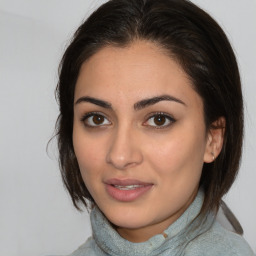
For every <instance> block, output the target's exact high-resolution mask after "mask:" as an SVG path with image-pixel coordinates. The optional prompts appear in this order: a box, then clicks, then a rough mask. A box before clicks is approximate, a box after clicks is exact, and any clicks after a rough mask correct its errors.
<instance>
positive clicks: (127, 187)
mask: <svg viewBox="0 0 256 256" xmlns="http://www.w3.org/2000/svg"><path fill="white" fill-rule="evenodd" d="M114 187H115V188H118V189H120V190H132V189H136V188H141V187H143V185H128V186H120V185H114Z"/></svg>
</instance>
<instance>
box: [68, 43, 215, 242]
mask: <svg viewBox="0 0 256 256" xmlns="http://www.w3.org/2000/svg"><path fill="white" fill-rule="evenodd" d="M73 144H74V150H75V154H76V157H77V160H78V163H79V167H80V171H81V174H82V177H83V180H84V182H85V185H86V187H87V188H88V190H89V192H90V194H91V195H92V197H93V198H94V200H95V202H96V204H97V205H98V207H99V208H100V209H101V211H102V212H103V213H104V214H105V216H106V217H107V218H108V219H109V221H110V222H112V223H113V224H114V225H115V226H116V229H117V231H118V232H119V234H120V235H121V236H123V237H124V238H126V239H128V240H130V241H133V242H141V241H145V240H147V239H148V238H149V237H151V236H153V235H155V234H158V233H161V232H163V231H164V230H165V229H166V228H167V227H168V226H169V225H170V224H171V223H173V222H174V221H175V220H176V219H177V218H178V217H179V216H180V215H181V214H182V213H183V212H184V211H185V210H186V208H187V207H188V206H189V205H190V204H191V202H192V201H193V199H194V197H195V196H196V193H197V191H198V185H199V180H200V176H201V172H202V166H203V163H204V161H208V160H209V147H210V145H209V134H207V132H206V128H205V123H204V116H203V103H202V99H201V98H200V96H199V95H198V94H197V93H196V92H195V90H194V89H193V88H192V85H191V82H190V80H189V79H188V77H187V75H186V74H185V72H184V71H183V69H182V68H181V67H180V66H179V65H178V64H177V62H175V61H174V60H173V59H171V58H170V57H168V56H167V55H166V53H164V51H163V50H161V49H160V48H158V47H157V46H156V45H154V44H153V43H150V42H145V41H137V42H135V43H133V44H132V45H130V46H129V47H126V48H118V47H105V48H103V49H101V50H100V51H99V52H97V53H96V54H95V55H93V56H92V57H91V58H90V59H89V60H87V61H86V62H85V63H84V64H83V65H82V67H81V70H80V74H79V77H78V81H77V84H76V88H75V100H74V126H73Z"/></svg>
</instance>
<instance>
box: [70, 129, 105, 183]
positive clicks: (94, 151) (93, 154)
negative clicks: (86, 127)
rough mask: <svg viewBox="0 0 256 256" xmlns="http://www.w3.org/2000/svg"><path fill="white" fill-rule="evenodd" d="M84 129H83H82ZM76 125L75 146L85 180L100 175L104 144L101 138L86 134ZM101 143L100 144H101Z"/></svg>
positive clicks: (74, 132) (74, 133)
mask: <svg viewBox="0 0 256 256" xmlns="http://www.w3.org/2000/svg"><path fill="white" fill-rule="evenodd" d="M81 130H82V129H81ZM81 130H80V129H77V128H76V127H74V131H73V146H74V151H75V155H76V158H77V161H78V165H79V168H80V172H81V175H82V177H83V180H84V181H86V179H90V177H91V176H97V175H99V173H98V171H97V170H100V169H101V168H100V165H101V163H102V154H103V148H104V147H103V144H102V141H101V142H100V141H99V139H97V138H95V137H92V136H88V135H87V136H86V134H85V133H84V131H81ZM99 145H100V146H99Z"/></svg>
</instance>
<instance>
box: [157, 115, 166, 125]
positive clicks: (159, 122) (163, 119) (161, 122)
mask: <svg viewBox="0 0 256 256" xmlns="http://www.w3.org/2000/svg"><path fill="white" fill-rule="evenodd" d="M165 122H166V117H165V116H163V115H157V116H155V117H154V123H155V124H156V125H157V126H162V125H164V124H165Z"/></svg>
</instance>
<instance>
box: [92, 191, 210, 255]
mask: <svg viewBox="0 0 256 256" xmlns="http://www.w3.org/2000/svg"><path fill="white" fill-rule="evenodd" d="M203 201H204V193H203V191H202V190H199V192H198V194H197V196H196V198H195V200H194V201H193V202H192V204H191V205H190V206H189V207H188V208H187V210H186V211H185V212H184V213H183V214H182V215H181V216H180V217H179V218H178V219H177V220H176V221H175V222H174V223H172V224H171V225H170V226H169V227H168V228H167V229H166V230H165V231H164V232H163V234H158V235H155V236H153V237H151V238H150V239H149V240H147V241H145V242H142V243H132V242H130V241H128V240H126V239H124V238H122V237H121V236H120V235H119V234H118V233H117V231H116V230H115V229H114V228H113V227H112V225H111V224H110V223H109V221H108V220H107V219H106V217H105V216H104V215H103V213H102V212H101V211H100V210H99V208H98V207H95V208H94V209H93V210H92V212H91V224H92V231H93V238H94V240H95V242H96V244H97V246H98V247H99V248H100V249H101V250H102V251H104V252H105V253H106V254H109V255H113V256H121V255H124V256H139V255H148V256H155V255H159V254H161V253H162V252H163V251H165V252H166V253H167V251H168V252H169V253H170V252H172V254H173V253H174V254H173V255H179V253H178V252H181V251H182V250H183V249H184V248H185V247H186V245H187V244H188V243H189V242H190V241H191V240H192V239H193V238H195V237H196V236H198V235H199V234H201V233H203V232H205V230H207V229H208V228H210V226H211V225H212V223H213V220H214V216H213V214H208V215H206V216H205V217H204V218H203V219H202V218H197V215H198V214H199V212H200V210H201V207H202V204H203ZM166 255H169V254H166Z"/></svg>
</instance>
